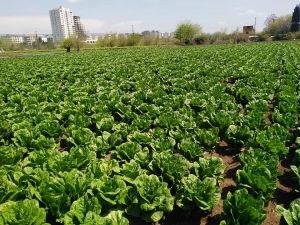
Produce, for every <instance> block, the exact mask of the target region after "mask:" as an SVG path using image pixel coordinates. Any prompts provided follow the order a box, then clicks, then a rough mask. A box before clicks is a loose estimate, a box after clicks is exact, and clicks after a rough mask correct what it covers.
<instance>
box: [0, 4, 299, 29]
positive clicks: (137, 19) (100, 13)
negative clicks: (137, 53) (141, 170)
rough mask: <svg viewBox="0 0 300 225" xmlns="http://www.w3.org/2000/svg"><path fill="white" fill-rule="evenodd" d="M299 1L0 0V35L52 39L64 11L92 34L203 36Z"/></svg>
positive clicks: (282, 11) (259, 20)
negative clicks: (190, 27)
mask: <svg viewBox="0 0 300 225" xmlns="http://www.w3.org/2000/svg"><path fill="white" fill-rule="evenodd" d="M299 3H300V0H51V1H49V0H0V6H1V7H0V34H32V33H35V31H37V33H39V34H51V33H52V32H51V25H50V18H49V10H50V9H53V8H57V7H59V6H63V7H66V8H69V9H70V10H71V11H72V12H73V14H74V15H77V16H80V17H81V20H82V22H83V23H84V26H85V27H86V29H87V30H88V31H89V32H90V33H111V32H116V33H126V32H131V30H132V25H133V28H134V32H142V31H144V30H158V31H160V32H172V31H174V30H175V28H176V25H177V24H178V23H179V22H181V21H186V20H189V21H191V22H194V23H198V24H200V25H201V26H202V28H203V31H204V32H205V33H213V32H216V31H220V30H224V29H225V28H226V29H227V32H228V33H230V32H232V31H233V30H235V29H236V28H237V27H239V28H240V29H241V28H242V26H243V25H253V24H254V22H255V17H256V30H257V31H261V30H262V29H263V28H264V21H265V19H266V18H267V16H268V15H270V14H273V13H274V14H276V15H277V16H283V15H286V14H292V12H293V10H294V8H295V6H296V5H297V4H299Z"/></svg>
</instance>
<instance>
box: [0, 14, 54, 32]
mask: <svg viewBox="0 0 300 225" xmlns="http://www.w3.org/2000/svg"><path fill="white" fill-rule="evenodd" d="M35 31H36V32H37V33H38V34H51V33H52V32H51V24H50V17H49V16H0V32H1V33H2V34H34V33H35Z"/></svg>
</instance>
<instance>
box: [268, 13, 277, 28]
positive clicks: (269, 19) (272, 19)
mask: <svg viewBox="0 0 300 225" xmlns="http://www.w3.org/2000/svg"><path fill="white" fill-rule="evenodd" d="M276 19H277V16H276V15H275V14H270V15H268V17H267V19H266V20H265V25H266V27H268V26H269V25H270V24H272V23H273V22H274V21H275V20H276Z"/></svg>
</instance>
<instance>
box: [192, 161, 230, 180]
mask: <svg viewBox="0 0 300 225" xmlns="http://www.w3.org/2000/svg"><path fill="white" fill-rule="evenodd" d="M225 167H226V166H225V165H224V163H223V161H222V159H220V158H218V157H211V158H199V160H198V161H196V162H194V163H193V164H192V166H191V169H190V170H191V173H193V174H195V175H196V176H197V177H199V179H200V180H203V179H204V178H206V177H212V178H215V179H217V180H223V178H222V177H221V175H222V174H223V172H224V170H225Z"/></svg>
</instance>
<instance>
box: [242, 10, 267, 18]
mask: <svg viewBox="0 0 300 225" xmlns="http://www.w3.org/2000/svg"><path fill="white" fill-rule="evenodd" d="M245 15H246V16H247V15H248V16H257V17H264V16H265V14H264V13H262V12H257V11H255V10H253V9H249V10H247V11H246V12H244V13H242V12H240V13H238V16H245Z"/></svg>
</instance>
